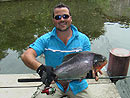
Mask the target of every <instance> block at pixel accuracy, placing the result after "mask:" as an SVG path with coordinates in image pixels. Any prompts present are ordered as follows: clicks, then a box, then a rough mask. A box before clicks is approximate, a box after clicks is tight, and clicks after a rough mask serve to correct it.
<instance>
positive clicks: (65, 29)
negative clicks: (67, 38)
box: [56, 27, 70, 32]
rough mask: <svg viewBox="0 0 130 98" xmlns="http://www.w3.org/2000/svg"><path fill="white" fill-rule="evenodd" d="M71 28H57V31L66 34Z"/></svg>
mask: <svg viewBox="0 0 130 98" xmlns="http://www.w3.org/2000/svg"><path fill="white" fill-rule="evenodd" d="M69 28H70V27H68V28H64V29H60V28H56V29H57V30H58V31H62V32H65V31H67V30H68V29H69Z"/></svg>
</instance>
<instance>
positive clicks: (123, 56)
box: [107, 48, 130, 83]
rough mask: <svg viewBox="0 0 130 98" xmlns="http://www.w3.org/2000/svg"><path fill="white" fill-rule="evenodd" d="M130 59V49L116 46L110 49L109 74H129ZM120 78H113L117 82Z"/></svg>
mask: <svg viewBox="0 0 130 98" xmlns="http://www.w3.org/2000/svg"><path fill="white" fill-rule="evenodd" d="M129 60H130V51H128V50H126V49H123V48H114V49H112V50H111V51H110V55H109V62H108V68H107V73H108V75H109V76H127V72H128V68H129ZM118 80H119V79H111V81H112V82H114V83H116V82H117V81H118Z"/></svg>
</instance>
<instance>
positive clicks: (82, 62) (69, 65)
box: [55, 51, 107, 80]
mask: <svg viewBox="0 0 130 98" xmlns="http://www.w3.org/2000/svg"><path fill="white" fill-rule="evenodd" d="M106 64H107V60H106V57H104V56H102V55H100V54H97V53H94V52H88V51H84V52H79V53H73V54H69V55H67V56H65V57H64V60H63V63H62V64H61V65H60V66H58V67H57V68H56V69H55V74H56V75H57V79H61V80H62V79H63V80H64V79H74V78H82V77H85V76H86V75H87V73H88V72H89V71H90V70H92V69H93V70H96V72H98V71H99V70H100V69H101V68H102V67H103V66H105V65H106Z"/></svg>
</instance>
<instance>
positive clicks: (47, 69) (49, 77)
mask: <svg viewBox="0 0 130 98" xmlns="http://www.w3.org/2000/svg"><path fill="white" fill-rule="evenodd" d="M37 73H38V74H39V75H40V77H41V80H42V82H43V83H44V84H45V85H46V86H47V87H49V86H50V84H51V82H52V81H53V80H54V79H55V77H56V75H55V74H54V69H53V67H51V66H44V65H43V64H42V65H41V66H40V67H39V68H38V69H37Z"/></svg>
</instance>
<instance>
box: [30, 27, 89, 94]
mask: <svg viewBox="0 0 130 98" xmlns="http://www.w3.org/2000/svg"><path fill="white" fill-rule="evenodd" d="M71 29H72V31H73V34H72V37H71V38H70V39H69V41H68V43H67V45H65V44H64V43H63V42H62V41H61V40H60V39H59V38H58V37H57V33H56V27H54V28H53V30H52V31H51V32H48V33H46V34H44V35H42V36H41V37H39V38H38V39H37V40H36V41H35V42H34V43H32V44H31V45H30V48H33V49H34V50H35V51H36V53H37V56H40V55H41V54H44V55H45V64H46V65H49V66H52V67H54V68H56V66H59V65H60V64H61V63H62V60H63V58H64V56H66V55H67V54H71V53H75V52H81V51H90V46H91V44H90V41H89V38H88V37H87V36H86V35H85V34H83V33H81V32H79V31H78V30H77V28H76V27H75V26H74V25H71ZM57 85H58V87H59V88H60V89H61V90H62V91H63V92H64V90H63V87H62V86H61V85H60V84H59V83H57ZM87 87H88V84H87V81H86V80H85V79H84V80H82V81H81V82H80V81H72V82H70V83H69V87H68V89H67V91H68V90H69V88H71V90H72V91H73V94H74V95H76V94H77V93H79V92H81V91H82V90H84V89H86V88H87ZM67 91H66V92H67Z"/></svg>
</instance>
